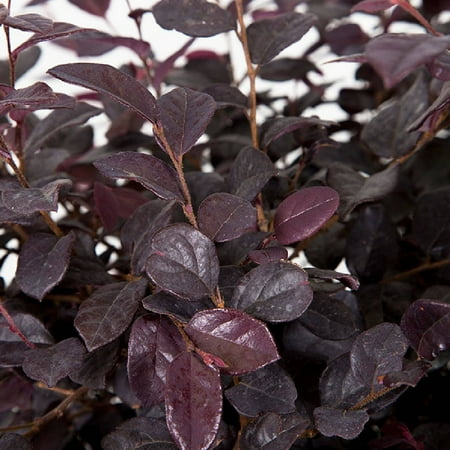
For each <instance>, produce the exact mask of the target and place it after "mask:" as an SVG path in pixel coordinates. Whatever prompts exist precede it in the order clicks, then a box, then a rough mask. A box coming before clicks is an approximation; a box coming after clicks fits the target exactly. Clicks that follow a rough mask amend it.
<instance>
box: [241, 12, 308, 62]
mask: <svg viewBox="0 0 450 450" xmlns="http://www.w3.org/2000/svg"><path fill="white" fill-rule="evenodd" d="M315 21H316V16H314V15H313V14H309V13H307V14H301V13H294V12H291V13H285V14H281V15H279V16H276V17H274V18H270V19H261V20H258V21H256V22H253V23H252V24H250V25H249V27H248V28H247V35H248V44H249V47H250V56H251V59H252V62H253V63H254V64H266V63H268V62H269V61H271V60H272V59H273V58H275V56H277V55H278V54H279V53H280V52H281V51H282V50H284V49H285V48H286V47H289V45H291V44H293V43H294V42H297V41H299V40H300V39H301V38H302V37H303V36H304V35H305V34H306V33H307V31H308V30H309V29H310V28H311V27H312V26H313V25H314V23H315Z"/></svg>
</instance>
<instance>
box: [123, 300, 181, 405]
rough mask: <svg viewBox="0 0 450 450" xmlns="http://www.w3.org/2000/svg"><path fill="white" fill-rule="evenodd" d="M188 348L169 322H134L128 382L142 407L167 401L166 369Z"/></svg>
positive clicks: (143, 319)
mask: <svg viewBox="0 0 450 450" xmlns="http://www.w3.org/2000/svg"><path fill="white" fill-rule="evenodd" d="M185 303H186V302H185ZM185 348H186V346H185V344H184V342H183V340H182V338H181V335H180V333H179V331H178V330H177V328H176V327H175V325H173V323H172V322H171V321H169V320H168V319H166V318H164V317H159V318H153V317H150V316H144V317H140V318H139V319H137V320H136V321H135V322H134V324H133V327H132V328H131V334H130V339H129V341H128V365H127V367H128V379H129V381H130V386H131V389H132V390H133V392H134V394H135V395H136V397H137V398H138V399H139V400H140V402H141V403H142V405H143V406H154V405H158V404H160V403H162V402H163V401H164V386H165V384H166V372H167V368H168V366H169V365H170V363H171V362H172V361H173V360H174V358H175V357H176V356H177V355H179V354H180V353H182V351H183V350H184V349H185Z"/></svg>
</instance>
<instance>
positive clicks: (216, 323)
mask: <svg viewBox="0 0 450 450" xmlns="http://www.w3.org/2000/svg"><path fill="white" fill-rule="evenodd" d="M185 331H186V333H187V334H188V336H189V337H190V338H191V339H192V341H193V342H194V343H195V345H197V346H198V347H199V348H200V349H201V350H202V351H204V352H207V353H211V354H212V355H215V356H218V357H219V358H220V359H221V360H222V361H224V362H225V364H226V365H227V367H226V371H227V372H229V373H231V374H234V375H238V374H243V373H246V372H251V371H253V370H256V369H259V368H261V367H263V366H265V365H267V364H270V363H271V362H274V361H276V360H277V359H279V355H278V352H277V348H276V346H275V342H274V340H273V338H272V336H271V334H270V332H269V330H268V329H267V327H266V325H265V324H264V323H263V322H260V321H259V320H256V319H254V318H253V317H251V316H249V315H247V314H245V313H244V312H242V311H238V310H234V309H211V310H205V311H201V312H199V313H197V314H196V315H195V316H194V317H193V318H192V319H191V321H190V322H189V323H188V325H187V326H186V328H185Z"/></svg>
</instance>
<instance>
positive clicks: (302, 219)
mask: <svg viewBox="0 0 450 450" xmlns="http://www.w3.org/2000/svg"><path fill="white" fill-rule="evenodd" d="M338 205H339V195H338V193H337V192H336V191H335V190H334V189H331V188H329V187H327V186H313V187H309V188H305V189H302V190H300V191H297V192H294V193H293V194H291V195H290V196H289V197H287V198H286V199H285V200H283V201H282V202H281V203H280V205H279V206H278V209H277V212H276V213H275V219H274V229H275V236H276V238H277V240H278V242H280V243H281V244H283V245H286V244H292V243H293V242H297V241H301V240H303V239H306V238H307V237H310V236H312V235H313V234H314V233H315V232H316V231H317V230H319V228H320V227H322V225H324V224H325V223H326V222H327V221H328V219H330V218H331V216H332V215H333V214H334V213H335V211H336V209H337V207H338Z"/></svg>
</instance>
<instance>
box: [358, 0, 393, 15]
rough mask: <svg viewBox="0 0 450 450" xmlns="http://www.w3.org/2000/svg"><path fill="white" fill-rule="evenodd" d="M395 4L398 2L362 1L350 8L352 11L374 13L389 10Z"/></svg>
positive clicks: (388, 0)
mask: <svg viewBox="0 0 450 450" xmlns="http://www.w3.org/2000/svg"><path fill="white" fill-rule="evenodd" d="M397 3H399V2H398V0H362V1H361V2H358V3H357V4H356V5H354V6H353V7H352V11H364V12H367V13H374V12H379V11H383V10H385V9H388V8H391V7H392V6H394V5H396V4H397Z"/></svg>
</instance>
